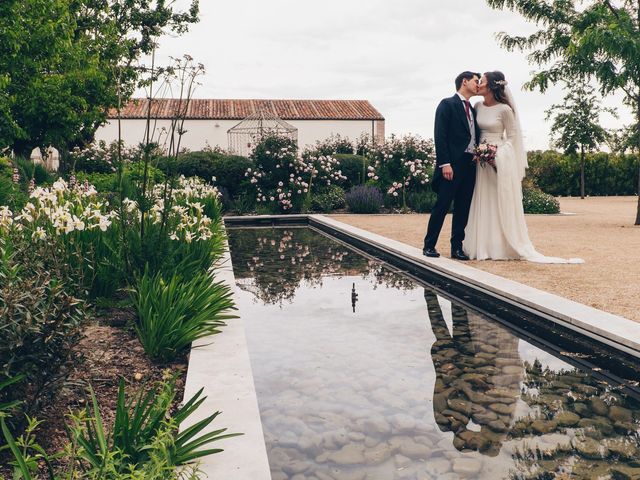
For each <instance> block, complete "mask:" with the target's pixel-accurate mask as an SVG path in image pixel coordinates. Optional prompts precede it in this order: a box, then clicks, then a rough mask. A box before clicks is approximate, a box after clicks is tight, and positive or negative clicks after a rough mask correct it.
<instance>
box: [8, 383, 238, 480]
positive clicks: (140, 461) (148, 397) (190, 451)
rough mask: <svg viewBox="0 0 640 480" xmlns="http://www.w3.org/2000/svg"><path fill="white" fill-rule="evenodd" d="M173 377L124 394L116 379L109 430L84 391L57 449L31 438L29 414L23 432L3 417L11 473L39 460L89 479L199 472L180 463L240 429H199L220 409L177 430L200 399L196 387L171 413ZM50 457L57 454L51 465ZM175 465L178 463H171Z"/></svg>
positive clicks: (28, 475) (54, 476) (147, 478)
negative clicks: (83, 404)
mask: <svg viewBox="0 0 640 480" xmlns="http://www.w3.org/2000/svg"><path fill="white" fill-rule="evenodd" d="M175 396H176V389H175V377H171V378H169V379H168V380H166V381H164V382H161V383H159V384H157V385H155V386H153V387H152V388H150V389H149V390H148V391H146V392H145V391H144V387H143V388H142V389H141V390H140V391H139V393H138V394H137V395H135V396H132V397H130V396H128V395H127V393H126V391H125V386H124V381H123V380H121V381H120V386H119V389H118V400H117V406H116V418H115V422H114V425H113V427H112V429H111V430H110V431H108V430H107V429H106V428H105V424H104V420H103V419H102V416H101V414H100V409H99V406H98V402H97V399H96V396H95V394H94V393H93V391H92V390H91V391H90V397H91V401H90V406H89V407H88V408H87V409H85V410H83V411H81V412H79V413H77V414H72V415H70V420H71V421H70V424H69V425H68V426H67V429H68V432H69V443H68V444H67V445H66V447H65V448H64V449H63V450H61V451H60V452H58V453H56V454H54V455H48V454H47V452H45V451H44V449H43V448H42V447H41V446H40V445H39V444H38V443H37V442H36V440H35V435H34V432H35V430H36V428H37V427H38V425H39V423H40V422H38V421H36V420H33V419H29V425H28V426H27V428H26V431H25V434H24V435H21V436H20V437H19V438H18V439H16V438H14V437H13V435H12V434H11V431H10V429H9V428H8V426H7V423H6V421H5V419H4V418H2V417H0V426H1V429H2V433H3V435H4V437H5V439H6V441H7V444H8V447H9V449H10V451H11V453H12V454H13V457H14V462H13V464H14V467H15V471H16V475H15V476H14V478H16V479H17V478H21V479H23V480H29V479H32V478H36V477H38V478H40V475H39V473H40V472H39V465H40V464H43V465H44V466H45V472H46V475H47V478H49V480H62V479H67V480H68V479H71V478H85V479H89V480H98V479H103V480H134V479H135V480H143V479H144V480H165V479H176V480H177V479H185V478H191V479H197V478H200V477H199V475H198V473H197V470H196V469H195V468H194V467H191V468H189V467H187V468H185V467H181V466H183V465H188V464H189V463H191V462H193V461H194V460H197V459H199V458H201V457H203V456H206V455H212V454H215V453H219V452H221V451H222V449H219V448H207V447H208V446H209V445H210V444H212V443H213V442H217V441H220V440H223V439H226V438H230V437H234V436H237V435H240V434H237V433H232V434H228V433H225V432H226V429H224V428H223V429H218V430H214V431H211V432H208V433H203V432H204V430H205V429H207V428H208V427H209V425H211V423H212V422H213V421H214V420H215V419H216V418H217V417H218V415H219V414H220V412H215V413H213V414H212V415H210V416H208V417H206V418H204V419H203V420H200V421H199V422H196V423H194V424H193V425H192V426H191V427H189V428H186V429H184V430H183V431H182V432H179V431H178V429H179V427H180V425H181V424H182V422H184V421H185V420H186V419H187V418H189V417H190V416H191V415H192V414H193V413H194V412H195V411H196V410H197V409H198V408H200V406H201V405H202V403H203V402H204V401H205V399H206V397H202V390H200V391H198V392H197V393H196V394H195V395H194V396H193V397H191V398H190V399H189V400H188V401H187V402H186V403H185V404H184V405H183V406H181V407H178V409H177V410H175V412H173V413H172V408H173V405H174V403H175ZM54 460H60V461H59V462H58V467H57V468H54ZM176 467H181V468H179V469H178V468H176Z"/></svg>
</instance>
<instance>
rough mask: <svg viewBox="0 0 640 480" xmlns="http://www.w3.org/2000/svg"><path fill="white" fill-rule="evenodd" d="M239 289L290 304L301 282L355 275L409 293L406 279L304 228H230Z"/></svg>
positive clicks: (319, 282)
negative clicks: (289, 301) (406, 290)
mask: <svg viewBox="0 0 640 480" xmlns="http://www.w3.org/2000/svg"><path fill="white" fill-rule="evenodd" d="M229 247H230V250H231V258H232V262H233V271H234V275H235V277H236V279H237V281H238V286H239V287H240V288H242V289H243V290H246V291H249V292H251V293H253V294H254V295H255V297H256V298H257V299H259V300H261V301H262V302H264V303H266V304H278V303H282V302H283V301H285V300H292V299H293V297H294V296H295V292H296V290H297V288H298V287H299V286H300V284H301V283H302V282H306V283H307V284H308V285H310V286H321V285H322V279H323V278H324V277H327V276H345V275H351V276H355V275H360V276H362V277H363V278H365V277H370V278H373V279H375V285H380V284H384V285H386V286H389V287H394V288H403V289H410V288H415V284H414V282H413V281H412V280H410V279H409V278H407V277H405V276H403V275H400V274H397V273H394V272H393V271H391V270H389V269H388V268H387V267H385V266H383V265H382V264H381V263H380V262H378V261H375V260H371V259H368V258H366V257H363V256H362V255H359V254H358V253H356V252H354V251H353V250H350V249H349V248H348V247H346V246H344V245H342V244H339V243H337V242H334V241H332V240H331V239H329V238H327V237H325V236H323V235H321V234H319V233H317V232H314V231H312V230H310V229H308V228H288V229H286V228H285V229H241V230H233V229H232V230H229Z"/></svg>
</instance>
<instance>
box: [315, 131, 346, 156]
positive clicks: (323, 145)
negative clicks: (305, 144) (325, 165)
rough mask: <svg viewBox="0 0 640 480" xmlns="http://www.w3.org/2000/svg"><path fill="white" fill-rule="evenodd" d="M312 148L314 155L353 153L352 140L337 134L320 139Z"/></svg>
mask: <svg viewBox="0 0 640 480" xmlns="http://www.w3.org/2000/svg"><path fill="white" fill-rule="evenodd" d="M313 150H314V152H315V154H316V155H325V156H326V155H331V156H333V155H336V154H346V155H351V154H353V153H354V151H353V150H354V149H353V142H352V141H351V140H349V138H347V137H341V136H340V135H339V134H335V135H331V136H329V138H326V139H325V140H322V141H319V140H318V141H317V142H316V144H315V146H314V147H313Z"/></svg>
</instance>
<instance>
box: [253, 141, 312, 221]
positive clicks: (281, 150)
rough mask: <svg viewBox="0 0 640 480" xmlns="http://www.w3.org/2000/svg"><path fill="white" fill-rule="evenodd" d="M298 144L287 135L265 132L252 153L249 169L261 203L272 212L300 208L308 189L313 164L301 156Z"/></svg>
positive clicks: (254, 188)
mask: <svg viewBox="0 0 640 480" xmlns="http://www.w3.org/2000/svg"><path fill="white" fill-rule="evenodd" d="M297 154H298V145H297V144H296V142H295V141H294V140H292V139H290V138H288V137H286V136H282V135H278V134H268V135H265V136H264V137H263V138H261V139H260V141H259V142H258V143H257V144H256V145H255V148H254V149H253V152H252V153H251V160H252V161H253V163H254V167H250V168H248V169H247V172H246V173H247V178H248V179H249V182H250V183H251V185H252V192H253V193H254V194H255V198H256V202H257V204H258V206H259V207H260V206H263V207H265V208H266V209H267V210H268V211H271V212H280V213H291V212H299V211H300V209H301V208H302V204H303V201H304V199H305V197H306V194H307V193H308V191H309V187H310V183H311V175H312V170H313V165H312V164H311V163H310V162H307V161H305V160H303V159H301V158H298V155H297Z"/></svg>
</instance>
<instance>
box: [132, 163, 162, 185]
mask: <svg viewBox="0 0 640 480" xmlns="http://www.w3.org/2000/svg"><path fill="white" fill-rule="evenodd" d="M124 175H125V176H127V177H128V178H129V179H130V180H131V182H133V183H134V184H136V185H138V188H142V182H143V179H144V162H133V163H130V164H128V165H126V166H125V169H124ZM147 178H148V179H149V180H148V181H149V182H151V183H152V184H157V183H163V182H164V181H165V178H166V177H165V174H164V173H163V172H162V170H160V169H159V168H157V167H154V166H153V165H148V166H147Z"/></svg>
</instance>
